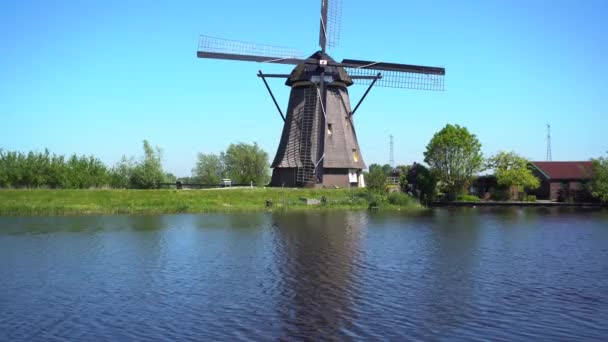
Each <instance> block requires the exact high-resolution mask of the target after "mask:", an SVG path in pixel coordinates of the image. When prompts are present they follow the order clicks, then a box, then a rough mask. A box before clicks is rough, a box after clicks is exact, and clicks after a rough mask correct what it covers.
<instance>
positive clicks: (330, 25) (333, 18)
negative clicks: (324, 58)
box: [319, 0, 342, 51]
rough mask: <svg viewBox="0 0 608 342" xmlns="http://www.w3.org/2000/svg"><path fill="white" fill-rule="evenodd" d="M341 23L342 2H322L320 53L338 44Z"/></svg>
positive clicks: (323, 0)
mask: <svg viewBox="0 0 608 342" xmlns="http://www.w3.org/2000/svg"><path fill="white" fill-rule="evenodd" d="M341 21H342V0H322V1H321V27H320V29H319V46H320V47H321V51H325V48H326V47H327V46H328V47H330V48H334V47H336V46H338V45H339V44H340V26H341Z"/></svg>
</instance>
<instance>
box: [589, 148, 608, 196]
mask: <svg viewBox="0 0 608 342" xmlns="http://www.w3.org/2000/svg"><path fill="white" fill-rule="evenodd" d="M589 188H590V190H591V195H593V197H595V198H597V199H599V200H600V201H602V202H604V203H608V157H600V158H598V159H594V160H593V178H592V179H591V182H590V183H589Z"/></svg>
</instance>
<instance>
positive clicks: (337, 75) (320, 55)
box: [285, 51, 353, 87]
mask: <svg viewBox="0 0 608 342" xmlns="http://www.w3.org/2000/svg"><path fill="white" fill-rule="evenodd" d="M335 64H336V61H335V60H334V59H333V58H331V56H329V55H328V54H326V53H325V52H322V51H317V52H315V53H313V54H312V55H310V57H308V58H307V59H306V61H305V62H304V63H301V64H298V65H297V66H296V67H295V68H294V69H293V71H292V72H291V75H289V78H288V79H287V81H286V82H285V84H286V85H288V86H290V87H293V86H296V85H298V83H300V84H302V83H309V82H313V83H318V82H319V81H320V76H321V71H323V70H324V71H325V77H326V82H327V83H329V84H330V85H332V83H333V84H334V85H343V86H350V85H352V84H353V80H352V79H351V78H350V76H348V73H346V70H344V68H343V67H339V66H336V65H335ZM335 82H337V83H338V84H335Z"/></svg>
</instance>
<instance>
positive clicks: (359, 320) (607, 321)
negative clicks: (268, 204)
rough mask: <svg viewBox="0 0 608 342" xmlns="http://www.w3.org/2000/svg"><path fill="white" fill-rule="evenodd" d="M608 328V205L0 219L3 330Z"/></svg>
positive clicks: (560, 336) (418, 332)
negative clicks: (607, 207) (598, 208)
mask: <svg viewBox="0 0 608 342" xmlns="http://www.w3.org/2000/svg"><path fill="white" fill-rule="evenodd" d="M607 336H608V211H591V210H588V211H580V210H554V209H543V208H534V209H518V208H507V209H482V208H471V209H435V210H432V211H429V212H426V213H423V214H400V213H395V212H393V213H383V212H373V213H369V212H307V213H253V214H201V215H162V216H94V217H90V216H89V217H29V218H16V217H15V218H11V217H8V218H7V217H5V218H0V340H1V341H102V340H108V341H134V340H169V341H184V340H222V341H232V340H238V339H253V340H276V339H284V340H300V339H313V340H319V339H322V340H326V339H341V340H344V339H365V340H369V339H378V338H384V339H387V340H405V339H407V340H413V339H419V340H436V339H461V340H508V341H513V340H569V341H581V340H602V339H603V340H605V339H606V338H607Z"/></svg>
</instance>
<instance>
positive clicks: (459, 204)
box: [430, 201, 608, 208]
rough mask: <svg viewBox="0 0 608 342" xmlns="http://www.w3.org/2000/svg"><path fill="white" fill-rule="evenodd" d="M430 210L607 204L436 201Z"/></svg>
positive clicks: (572, 206)
mask: <svg viewBox="0 0 608 342" xmlns="http://www.w3.org/2000/svg"><path fill="white" fill-rule="evenodd" d="M430 207H431V208H440V207H559V208H608V204H602V203H568V202H550V201H536V202H523V201H479V202H473V201H460V202H444V201H437V202H433V203H431V206H430Z"/></svg>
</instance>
